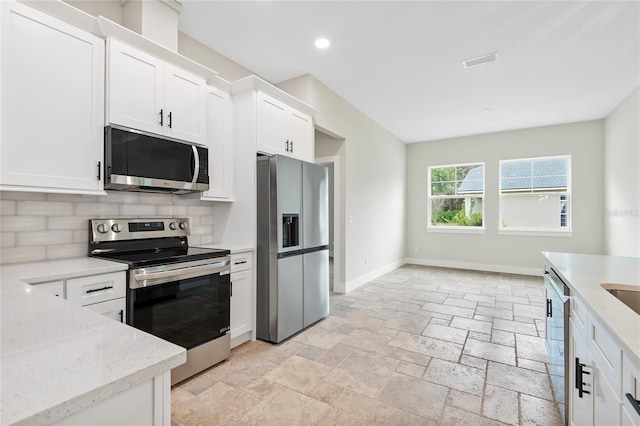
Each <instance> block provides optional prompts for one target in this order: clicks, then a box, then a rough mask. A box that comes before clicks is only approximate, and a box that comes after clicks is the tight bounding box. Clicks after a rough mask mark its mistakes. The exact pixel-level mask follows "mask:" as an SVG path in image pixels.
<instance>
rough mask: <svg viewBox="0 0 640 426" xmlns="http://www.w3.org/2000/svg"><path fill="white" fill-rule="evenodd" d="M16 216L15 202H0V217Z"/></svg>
mask: <svg viewBox="0 0 640 426" xmlns="http://www.w3.org/2000/svg"><path fill="white" fill-rule="evenodd" d="M15 214H16V202H15V201H13V200H2V201H0V215H2V216H9V215H15Z"/></svg>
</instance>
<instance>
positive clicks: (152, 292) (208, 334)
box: [127, 258, 231, 349]
mask: <svg viewBox="0 0 640 426" xmlns="http://www.w3.org/2000/svg"><path fill="white" fill-rule="evenodd" d="M224 259H227V260H225V261H223V262H220V261H219V260H218V259H216V261H217V263H216V264H221V263H226V268H225V269H224V270H222V271H220V270H219V269H221V268H215V265H216V264H213V265H209V268H207V265H205V266H204V267H202V266H200V267H195V268H180V267H179V265H168V266H170V267H173V269H171V270H169V271H162V272H157V271H152V272H149V271H148V270H149V269H153V268H146V270H145V269H137V270H136V269H134V270H132V271H130V283H129V286H130V288H129V293H128V301H127V303H128V311H127V312H128V315H127V324H129V325H131V326H133V327H136V328H138V329H140V330H143V331H146V332H148V333H151V334H153V335H154V336H157V337H160V338H161V339H164V340H167V341H169V342H172V343H175V344H176V345H179V346H182V347H184V348H186V349H191V348H194V347H196V346H198V345H201V344H203V343H206V342H208V341H211V340H213V339H216V338H218V337H220V336H223V335H224V334H225V333H226V332H227V331H229V308H230V296H231V294H230V293H231V281H230V275H229V269H228V265H229V263H228V258H224ZM176 266H178V269H176ZM154 268H159V267H154ZM217 269H218V270H217ZM211 271H214V272H211ZM135 277H138V279H139V280H138V281H137V282H138V284H139V283H140V282H147V283H148V282H154V280H155V281H161V282H159V283H154V284H149V285H147V286H140V287H138V288H131V287H133V286H132V282H134V280H135ZM146 277H149V279H148V280H146V281H145V280H144V278H146ZM134 286H135V284H134Z"/></svg>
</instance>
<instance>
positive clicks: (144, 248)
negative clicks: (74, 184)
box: [89, 218, 230, 268]
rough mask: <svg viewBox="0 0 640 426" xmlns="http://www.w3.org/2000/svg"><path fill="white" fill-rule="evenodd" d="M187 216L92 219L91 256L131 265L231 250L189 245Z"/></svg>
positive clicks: (184, 259)
mask: <svg viewBox="0 0 640 426" xmlns="http://www.w3.org/2000/svg"><path fill="white" fill-rule="evenodd" d="M189 229H190V226H189V219H188V218H153V219H92V220H90V221H89V255H90V256H93V257H100V258H103V259H107V260H112V261H116V262H123V263H127V264H128V265H129V267H130V268H137V267H143V266H153V265H164V264H170V263H180V262H188V261H194V260H204V259H213V258H216V257H222V256H227V255H229V253H230V251H229V250H224V249H213V248H204V247H189V244H188V241H187V235H188V234H189Z"/></svg>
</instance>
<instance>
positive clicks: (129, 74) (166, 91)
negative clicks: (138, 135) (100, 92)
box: [107, 38, 207, 145]
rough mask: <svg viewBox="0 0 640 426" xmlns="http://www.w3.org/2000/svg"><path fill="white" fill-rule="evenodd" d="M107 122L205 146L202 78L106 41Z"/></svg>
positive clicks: (125, 46)
mask: <svg viewBox="0 0 640 426" xmlns="http://www.w3.org/2000/svg"><path fill="white" fill-rule="evenodd" d="M107 66H108V73H107V122H108V123H110V124H119V125H121V126H125V127H130V128H133V129H138V130H143V131H146V132H151V133H155V134H160V135H165V136H169V137H172V138H175V139H179V140H184V141H189V142H194V143H198V144H202V145H205V144H206V130H207V127H206V119H207V117H206V83H205V80H204V79H203V78H200V77H197V76H195V75H193V74H191V73H189V72H187V71H184V70H182V69H180V68H177V67H175V66H173V65H171V64H169V63H166V62H164V61H163V60H161V59H158V58H156V57H155V56H152V55H149V54H147V53H146V52H143V51H140V50H137V49H135V48H133V47H131V46H128V45H126V44H125V43H122V42H120V41H118V40H115V39H112V38H110V39H109V40H108V64H107Z"/></svg>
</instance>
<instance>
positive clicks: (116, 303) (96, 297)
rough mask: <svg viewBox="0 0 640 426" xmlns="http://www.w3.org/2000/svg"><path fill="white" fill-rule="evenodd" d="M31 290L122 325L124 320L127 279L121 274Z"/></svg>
mask: <svg viewBox="0 0 640 426" xmlns="http://www.w3.org/2000/svg"><path fill="white" fill-rule="evenodd" d="M34 287H36V288H38V289H40V290H44V291H48V292H49V293H52V294H54V295H55V296H58V297H62V298H63V299H66V300H68V301H70V302H73V303H75V304H77V305H80V306H84V307H86V308H88V309H91V310H92V311H95V312H98V313H100V314H102V315H105V316H107V317H109V318H112V319H114V320H116V321H120V322H125V319H126V317H127V315H126V314H127V303H126V298H125V296H126V291H127V278H126V275H125V273H124V272H111V273H108V274H99V275H90V276H87V277H78V278H69V279H67V280H65V281H50V282H45V283H41V284H34Z"/></svg>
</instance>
